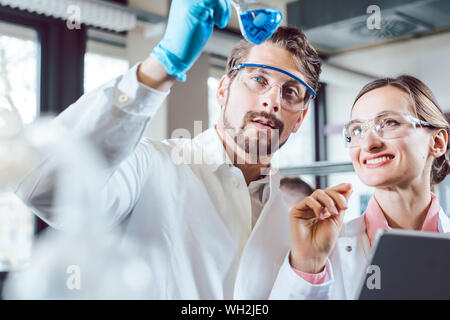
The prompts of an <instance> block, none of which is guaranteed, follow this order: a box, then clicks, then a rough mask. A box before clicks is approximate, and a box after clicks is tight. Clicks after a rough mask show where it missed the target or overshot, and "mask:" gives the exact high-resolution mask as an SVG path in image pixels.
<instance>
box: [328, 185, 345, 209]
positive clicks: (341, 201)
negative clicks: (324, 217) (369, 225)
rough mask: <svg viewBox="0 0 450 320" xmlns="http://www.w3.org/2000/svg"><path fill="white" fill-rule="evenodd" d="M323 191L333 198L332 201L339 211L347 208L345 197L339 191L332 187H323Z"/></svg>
mask: <svg viewBox="0 0 450 320" xmlns="http://www.w3.org/2000/svg"><path fill="white" fill-rule="evenodd" d="M324 191H325V192H326V194H328V195H329V196H330V197H331V198H333V201H334V203H335V204H336V206H337V208H338V209H339V211H341V210H347V209H348V204H347V199H346V198H345V197H344V196H343V195H342V194H341V193H339V192H337V191H336V190H333V189H325V190H324Z"/></svg>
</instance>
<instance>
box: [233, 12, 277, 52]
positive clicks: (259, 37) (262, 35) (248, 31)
mask: <svg viewBox="0 0 450 320" xmlns="http://www.w3.org/2000/svg"><path fill="white" fill-rule="evenodd" d="M282 19H283V15H282V14H281V12H280V11H278V10H276V9H257V10H249V11H245V12H243V13H241V23H242V27H243V29H244V30H242V31H243V32H244V33H245V34H243V35H244V37H245V38H246V39H247V40H248V41H250V42H253V43H254V44H260V43H263V42H264V41H266V40H267V39H269V38H270V36H271V35H272V34H273V33H274V32H275V30H277V28H278V26H279V25H280V23H281V20H282Z"/></svg>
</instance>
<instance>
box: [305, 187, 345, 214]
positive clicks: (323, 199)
mask: <svg viewBox="0 0 450 320" xmlns="http://www.w3.org/2000/svg"><path fill="white" fill-rule="evenodd" d="M311 196H312V197H313V198H314V199H316V200H317V201H319V202H320V204H322V206H324V207H325V208H326V209H327V210H328V212H329V213H331V214H333V215H336V214H338V213H339V212H338V210H337V208H336V205H335V203H334V200H333V198H331V197H330V196H329V195H328V194H327V193H326V192H325V191H323V190H320V189H319V190H316V191H314V192H313V194H312V195H311Z"/></svg>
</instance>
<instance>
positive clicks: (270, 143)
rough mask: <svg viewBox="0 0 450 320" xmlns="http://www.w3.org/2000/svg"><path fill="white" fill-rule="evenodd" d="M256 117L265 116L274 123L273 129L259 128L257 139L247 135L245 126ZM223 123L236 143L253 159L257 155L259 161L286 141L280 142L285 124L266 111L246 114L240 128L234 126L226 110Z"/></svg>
mask: <svg viewBox="0 0 450 320" xmlns="http://www.w3.org/2000/svg"><path fill="white" fill-rule="evenodd" d="M256 118H264V119H266V120H270V121H271V122H272V124H273V127H274V128H273V129H272V130H257V131H256V135H257V136H256V139H253V138H249V137H248V136H246V135H245V128H246V126H247V125H248V124H250V123H251V121H252V120H254V119H256ZM223 123H224V127H225V130H226V133H227V135H229V136H230V137H231V138H232V139H233V141H234V142H235V143H236V145H237V146H238V147H239V148H241V149H242V150H244V151H245V152H246V153H247V154H249V155H250V156H251V157H252V159H254V158H255V157H256V158H257V159H254V160H256V161H257V162H259V160H260V159H261V158H264V157H267V156H271V155H272V154H273V153H274V152H275V151H277V150H278V149H279V148H281V146H282V145H283V144H284V143H285V142H286V141H284V142H283V143H281V145H280V144H279V142H280V136H281V134H282V133H283V129H284V124H283V122H282V121H281V120H279V119H278V118H276V117H275V116H274V115H272V114H270V113H267V112H265V111H261V112H256V111H249V112H247V113H246V114H245V116H244V118H243V120H242V125H241V127H240V128H239V129H236V128H235V127H233V126H232V125H231V123H230V121H229V120H228V118H227V116H226V111H224V113H223Z"/></svg>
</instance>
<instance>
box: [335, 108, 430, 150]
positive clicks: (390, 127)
mask: <svg viewBox="0 0 450 320" xmlns="http://www.w3.org/2000/svg"><path fill="white" fill-rule="evenodd" d="M417 127H428V128H434V127H433V126H432V125H431V124H429V123H428V122H426V121H423V120H420V119H417V118H415V117H413V116H412V115H410V114H407V113H401V112H394V111H388V112H382V113H379V114H377V115H376V116H375V117H373V118H371V119H368V120H358V119H356V120H352V121H350V122H349V123H347V124H346V125H345V126H344V129H343V135H344V139H345V145H346V147H349V148H354V147H359V146H360V145H361V141H362V140H363V139H364V136H365V135H366V133H367V131H368V130H369V129H370V130H371V131H372V132H373V133H374V134H375V135H376V136H378V137H380V138H383V139H396V138H401V137H405V136H407V135H409V134H410V133H411V130H414V129H416V128H417Z"/></svg>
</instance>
